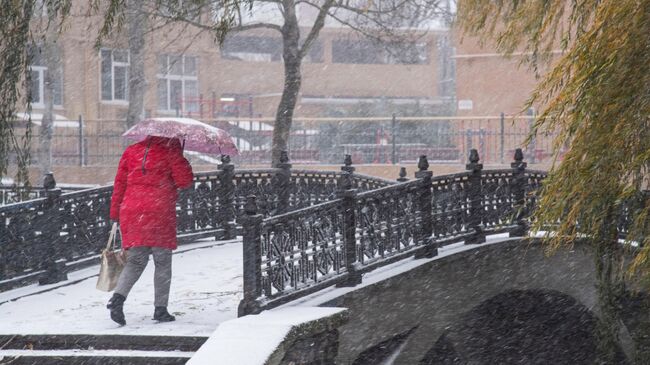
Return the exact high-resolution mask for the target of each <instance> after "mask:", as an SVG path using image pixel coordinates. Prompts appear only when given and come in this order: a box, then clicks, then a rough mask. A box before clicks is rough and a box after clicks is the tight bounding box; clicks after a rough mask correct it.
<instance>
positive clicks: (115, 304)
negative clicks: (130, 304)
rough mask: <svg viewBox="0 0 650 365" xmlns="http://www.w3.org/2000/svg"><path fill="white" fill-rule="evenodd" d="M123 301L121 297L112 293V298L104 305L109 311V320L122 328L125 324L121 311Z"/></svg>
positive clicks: (123, 298) (122, 311)
mask: <svg viewBox="0 0 650 365" xmlns="http://www.w3.org/2000/svg"><path fill="white" fill-rule="evenodd" d="M125 300H126V298H125V297H124V296H123V295H121V294H117V293H113V297H112V298H111V300H109V301H108V304H106V308H108V309H110V310H111V319H112V320H113V321H114V322H116V323H118V324H120V325H122V326H124V325H125V324H126V320H125V319H124V310H123V309H124V301H125Z"/></svg>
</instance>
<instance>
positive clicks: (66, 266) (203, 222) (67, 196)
mask: <svg viewBox="0 0 650 365" xmlns="http://www.w3.org/2000/svg"><path fill="white" fill-rule="evenodd" d="M286 158H287V157H286V154H283V161H284V162H283V163H282V164H281V165H280V166H279V167H278V168H275V169H263V170H235V167H234V165H233V164H232V163H231V162H230V160H229V158H228V157H227V156H224V157H223V160H222V164H221V165H219V169H218V170H217V171H211V172H201V173H197V174H195V176H194V184H193V186H192V187H191V188H190V189H186V190H183V191H181V193H180V194H179V199H178V201H177V207H176V215H177V232H178V237H179V241H180V242H189V241H192V240H195V239H197V238H202V237H216V238H218V239H231V238H234V237H235V236H236V235H237V234H241V233H242V232H241V226H239V225H238V224H237V223H236V222H237V220H238V219H239V218H240V217H241V216H243V215H244V209H245V207H244V206H245V202H246V196H248V195H251V194H254V195H256V196H257V197H259V202H260V204H259V208H258V209H259V210H258V211H259V214H262V215H263V216H264V217H271V216H275V215H280V214H283V213H285V212H288V211H293V210H297V209H300V208H304V207H307V206H310V205H314V204H320V203H323V202H325V201H328V200H331V199H334V197H335V191H336V188H337V181H338V180H339V178H340V176H341V172H335V171H310V170H296V169H292V166H291V164H289V163H288V161H287V160H286ZM349 163H350V161H349V160H346V164H345V165H344V166H343V167H342V169H344V170H345V169H349V166H350V165H349ZM52 181H53V180H52ZM394 183H395V182H393V181H388V180H384V179H381V178H374V177H370V176H366V175H359V174H354V175H353V177H352V184H353V186H354V187H355V188H356V189H359V190H360V191H365V190H368V189H374V188H377V187H379V186H385V185H390V184H394ZM36 196H40V197H38V198H36V199H32V200H29V201H25V202H21V203H14V204H8V205H4V206H0V292H1V291H3V290H7V289H9V288H13V287H17V286H21V285H24V284H27V283H31V282H34V281H36V280H39V281H40V282H41V283H50V282H56V281H60V280H64V279H65V277H66V272H67V271H69V270H72V269H74V268H78V267H83V266H87V265H92V264H95V263H96V262H97V260H96V258H97V255H98V254H99V253H100V252H101V250H102V248H103V247H104V246H105V244H106V240H107V239H108V233H109V230H110V227H109V221H110V220H109V207H110V201H111V196H112V186H105V187H100V188H94V189H86V190H82V191H76V192H67V193H63V192H62V191H61V189H59V188H52V187H50V188H49V189H45V190H44V191H40V190H39V193H37V195H36Z"/></svg>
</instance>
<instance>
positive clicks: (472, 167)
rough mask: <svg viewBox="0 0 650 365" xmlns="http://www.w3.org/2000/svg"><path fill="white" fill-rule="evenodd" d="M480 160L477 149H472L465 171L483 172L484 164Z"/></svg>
mask: <svg viewBox="0 0 650 365" xmlns="http://www.w3.org/2000/svg"><path fill="white" fill-rule="evenodd" d="M480 160H481V158H480V157H479V155H478V151H477V150H476V148H472V149H471V150H469V163H468V164H466V165H465V170H468V171H473V172H476V171H481V170H483V164H481V163H479V161H480Z"/></svg>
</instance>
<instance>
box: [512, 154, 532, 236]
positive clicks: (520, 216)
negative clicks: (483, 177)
mask: <svg viewBox="0 0 650 365" xmlns="http://www.w3.org/2000/svg"><path fill="white" fill-rule="evenodd" d="M527 165H528V164H527V163H525V162H524V153H523V152H522V150H521V148H517V149H516V150H515V156H514V161H513V162H512V163H511V164H510V167H512V170H513V171H512V175H513V177H512V190H511V191H512V212H513V220H514V223H515V225H516V226H515V228H513V229H512V231H510V236H512V237H524V236H526V235H528V222H527V221H526V216H527V213H528V212H527V211H526V166H527Z"/></svg>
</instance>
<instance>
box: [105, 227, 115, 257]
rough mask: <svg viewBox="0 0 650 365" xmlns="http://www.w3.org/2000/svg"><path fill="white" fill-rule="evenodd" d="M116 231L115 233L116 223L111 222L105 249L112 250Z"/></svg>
mask: <svg viewBox="0 0 650 365" xmlns="http://www.w3.org/2000/svg"><path fill="white" fill-rule="evenodd" d="M116 233H117V223H113V227H111V234H110V235H109V236H108V243H106V250H107V251H113V246H114V245H115V234H116Z"/></svg>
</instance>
